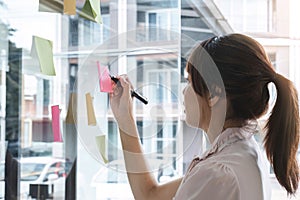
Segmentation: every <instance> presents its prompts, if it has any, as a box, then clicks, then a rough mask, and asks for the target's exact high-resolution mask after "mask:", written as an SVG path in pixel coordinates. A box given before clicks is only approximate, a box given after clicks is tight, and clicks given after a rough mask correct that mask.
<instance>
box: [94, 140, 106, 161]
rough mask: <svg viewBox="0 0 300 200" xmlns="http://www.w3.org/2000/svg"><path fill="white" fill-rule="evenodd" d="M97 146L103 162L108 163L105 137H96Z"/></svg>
mask: <svg viewBox="0 0 300 200" xmlns="http://www.w3.org/2000/svg"><path fill="white" fill-rule="evenodd" d="M96 145H97V147H98V150H99V152H100V155H101V157H102V159H103V162H104V163H108V160H107V158H106V146H105V135H98V136H96Z"/></svg>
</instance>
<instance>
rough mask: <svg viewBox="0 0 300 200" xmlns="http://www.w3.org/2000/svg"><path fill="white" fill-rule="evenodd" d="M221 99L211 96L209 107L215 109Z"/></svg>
mask: <svg viewBox="0 0 300 200" xmlns="http://www.w3.org/2000/svg"><path fill="white" fill-rule="evenodd" d="M219 99H220V97H219V96H217V95H216V96H214V95H211V96H210V97H209V98H208V105H209V107H213V106H214V105H216V104H217V103H218V101H219Z"/></svg>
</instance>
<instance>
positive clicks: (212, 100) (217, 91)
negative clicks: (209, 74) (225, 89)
mask: <svg viewBox="0 0 300 200" xmlns="http://www.w3.org/2000/svg"><path fill="white" fill-rule="evenodd" d="M213 88H214V93H211V94H210V96H209V97H208V105H209V107H213V106H214V105H216V103H218V101H219V100H220V98H221V97H220V96H221V93H222V90H221V88H220V87H218V86H216V85H215V86H214V87H213Z"/></svg>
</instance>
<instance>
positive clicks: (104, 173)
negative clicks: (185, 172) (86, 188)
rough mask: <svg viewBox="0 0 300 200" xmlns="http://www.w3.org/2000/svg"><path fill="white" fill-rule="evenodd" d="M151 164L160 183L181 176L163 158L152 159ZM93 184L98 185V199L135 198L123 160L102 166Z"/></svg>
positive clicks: (127, 199)
mask: <svg viewBox="0 0 300 200" xmlns="http://www.w3.org/2000/svg"><path fill="white" fill-rule="evenodd" d="M149 164H150V165H151V169H153V174H154V176H155V178H156V179H157V180H158V182H160V183H162V182H165V181H167V180H171V179H174V178H178V177H179V175H178V173H177V171H176V170H174V168H173V167H172V165H164V164H163V162H162V160H158V159H151V160H149ZM91 185H92V186H94V187H96V192H97V193H96V196H97V198H96V199H97V200H100V199H101V200H104V199H106V200H108V199H114V200H117V199H119V200H121V199H122V200H129V199H130V200H132V199H134V197H133V194H132V192H131V188H130V185H129V183H128V179H127V174H126V170H125V165H124V161H123V160H114V161H111V162H110V163H108V164H107V165H105V166H103V167H101V168H100V169H99V171H98V172H97V173H96V174H95V175H94V177H93V179H92V184H91Z"/></svg>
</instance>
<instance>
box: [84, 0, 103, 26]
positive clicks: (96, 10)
mask: <svg viewBox="0 0 300 200" xmlns="http://www.w3.org/2000/svg"><path fill="white" fill-rule="evenodd" d="M81 11H82V13H81V16H82V17H84V18H86V19H88V20H91V21H94V22H97V23H99V24H102V17H101V10H100V0H86V1H85V4H84V6H83V8H82V10H81Z"/></svg>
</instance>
